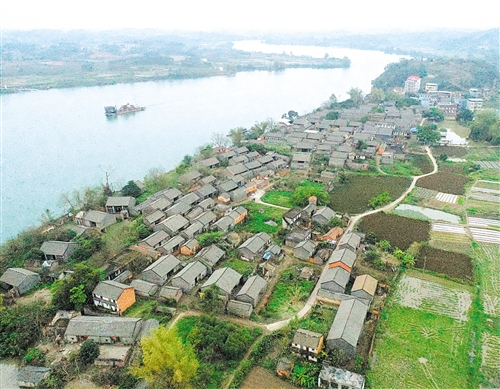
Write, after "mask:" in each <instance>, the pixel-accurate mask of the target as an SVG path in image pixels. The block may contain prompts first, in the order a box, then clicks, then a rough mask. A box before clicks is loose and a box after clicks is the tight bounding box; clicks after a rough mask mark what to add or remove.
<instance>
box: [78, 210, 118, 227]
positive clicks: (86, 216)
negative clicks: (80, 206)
mask: <svg viewBox="0 0 500 389" xmlns="http://www.w3.org/2000/svg"><path fill="white" fill-rule="evenodd" d="M75 223H76V224H81V225H83V226H85V227H95V228H99V229H100V230H104V229H105V228H106V227H109V226H110V225H112V224H114V223H116V215H114V214H110V213H106V212H101V211H94V210H90V211H87V212H84V211H81V212H79V213H78V214H77V215H76V217H75Z"/></svg>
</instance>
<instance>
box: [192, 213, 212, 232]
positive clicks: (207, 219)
mask: <svg viewBox="0 0 500 389" xmlns="http://www.w3.org/2000/svg"><path fill="white" fill-rule="evenodd" d="M215 220H217V215H216V214H215V213H213V212H212V211H205V212H203V213H202V214H201V215H200V216H198V217H197V218H196V219H195V221H197V222H200V223H201V224H203V229H204V230H207V229H208V227H209V226H210V224H211V223H212V222H214V221H215Z"/></svg>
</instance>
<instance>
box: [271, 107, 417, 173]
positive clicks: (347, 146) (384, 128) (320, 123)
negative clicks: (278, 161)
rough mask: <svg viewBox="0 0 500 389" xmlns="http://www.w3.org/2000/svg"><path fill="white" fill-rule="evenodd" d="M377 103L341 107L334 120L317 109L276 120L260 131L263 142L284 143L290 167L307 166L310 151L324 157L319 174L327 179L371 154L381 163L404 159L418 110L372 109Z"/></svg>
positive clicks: (364, 165) (364, 164) (360, 163)
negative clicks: (267, 129) (289, 151)
mask: <svg viewBox="0 0 500 389" xmlns="http://www.w3.org/2000/svg"><path fill="white" fill-rule="evenodd" d="M376 107H379V106H378V105H377V104H363V105H362V106H360V107H359V108H351V109H344V110H342V111H341V112H340V113H339V118H338V119H335V120H329V119H325V118H324V117H325V116H326V115H327V113H328V111H325V110H319V111H317V112H314V113H311V114H308V115H306V116H304V117H300V118H298V119H296V120H295V121H294V122H293V123H292V124H290V123H282V122H280V123H278V125H277V126H276V130H275V131H274V132H270V133H266V134H264V142H266V143H271V144H288V145H290V146H292V148H293V150H294V154H293V155H292V159H291V162H290V167H291V168H292V169H294V170H309V169H310V168H311V167H312V162H313V155H314V156H316V157H318V156H319V157H322V158H325V159H327V160H328V169H326V170H324V171H323V172H322V174H321V179H322V180H323V181H324V182H327V181H331V172H332V171H335V170H340V169H344V168H349V169H353V170H366V169H368V164H367V161H368V160H369V159H371V158H373V157H374V156H375V155H380V156H382V157H383V160H384V163H390V162H391V161H393V160H394V159H404V158H405V155H404V151H403V149H404V147H405V143H406V142H407V140H408V138H410V137H411V135H412V133H413V132H414V131H415V130H414V128H415V127H416V126H417V124H418V123H419V122H420V120H421V117H422V116H421V114H415V113H414V112H413V110H412V109H409V108H408V109H398V108H396V107H395V106H394V105H393V104H386V106H384V109H383V112H377V111H374V109H375V108H376Z"/></svg>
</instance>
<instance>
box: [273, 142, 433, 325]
mask: <svg viewBox="0 0 500 389" xmlns="http://www.w3.org/2000/svg"><path fill="white" fill-rule="evenodd" d="M425 151H426V152H427V155H428V156H429V158H430V159H431V161H432V165H433V166H434V169H433V170H432V172H430V173H427V174H422V175H421V176H415V177H413V180H412V182H411V184H410V186H409V187H408V189H407V190H406V191H405V192H404V193H403V194H402V195H401V196H399V197H398V198H397V199H396V200H394V201H393V202H392V203H390V204H387V205H385V206H383V207H381V208H377V209H372V210H371V211H367V212H365V213H362V214H359V215H356V216H353V217H352V218H351V220H350V222H349V225H348V226H347V228H346V232H348V231H352V230H353V228H354V226H355V225H356V223H357V222H358V221H359V220H361V219H362V218H363V217H365V216H368V215H372V214H374V213H378V212H382V211H389V210H391V209H392V208H394V207H396V206H397V205H398V204H399V203H400V202H402V201H403V200H404V199H405V198H406V196H407V195H408V194H409V193H410V192H411V191H412V190H413V188H415V185H416V183H417V181H418V180H419V179H420V178H422V177H427V176H430V175H432V174H436V173H437V171H438V165H437V163H436V159H435V158H434V156H433V155H432V152H431V150H430V149H429V147H427V146H426V147H425ZM327 269H328V263H327V264H325V267H324V268H323V272H322V273H321V276H320V278H319V280H318V282H317V283H316V286H315V287H314V289H313V291H312V293H311V295H310V296H309V298H308V299H307V302H306V304H305V305H304V307H303V308H302V309H301V310H300V311H299V312H298V313H297V315H296V318H298V319H301V318H303V317H304V316H305V315H306V314H307V313H308V312H309V310H310V309H311V308H312V307H313V305H314V304H315V303H316V297H317V296H318V292H319V289H320V287H321V283H322V280H323V279H324V278H325V273H326V271H327ZM292 319H293V318H291V319H287V320H282V321H278V322H275V323H271V324H268V325H267V327H266V328H267V329H268V330H269V331H276V330H279V329H280V328H282V327H284V326H286V325H287V324H288V323H289V322H290V321H291V320H292Z"/></svg>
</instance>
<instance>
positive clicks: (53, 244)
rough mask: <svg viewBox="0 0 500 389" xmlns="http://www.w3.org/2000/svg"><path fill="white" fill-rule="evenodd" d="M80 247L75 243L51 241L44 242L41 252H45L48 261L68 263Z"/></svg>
mask: <svg viewBox="0 0 500 389" xmlns="http://www.w3.org/2000/svg"><path fill="white" fill-rule="evenodd" d="M78 247H80V246H79V245H78V243H75V242H61V241H57V240H49V241H46V242H43V244H42V247H40V250H41V251H42V252H43V256H44V257H45V260H47V261H50V260H53V261H63V262H66V261H67V260H68V259H69V257H71V254H73V252H74V251H75V250H76V249H77V248H78Z"/></svg>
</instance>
